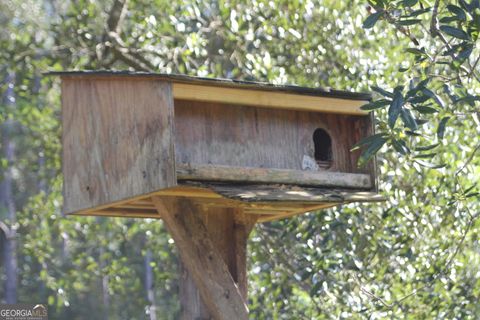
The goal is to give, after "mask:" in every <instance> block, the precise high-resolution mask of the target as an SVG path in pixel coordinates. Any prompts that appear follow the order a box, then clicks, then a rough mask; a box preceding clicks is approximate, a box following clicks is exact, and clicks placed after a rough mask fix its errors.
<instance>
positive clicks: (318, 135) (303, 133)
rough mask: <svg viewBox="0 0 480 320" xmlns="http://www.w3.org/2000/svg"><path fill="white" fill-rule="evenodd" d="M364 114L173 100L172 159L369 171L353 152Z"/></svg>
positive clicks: (363, 129)
mask: <svg viewBox="0 0 480 320" xmlns="http://www.w3.org/2000/svg"><path fill="white" fill-rule="evenodd" d="M371 127H372V126H371V121H370V118H369V117H368V116H366V117H365V116H353V115H336V114H332V113H324V112H313V111H303V110H283V109H272V108H264V107H256V106H243V105H233V104H222V103H212V102H210V103H204V102H199V101H188V100H176V101H175V157H176V161H177V162H179V163H185V164H210V165H223V166H234V167H252V168H275V169H291V170H304V171H317V172H320V171H329V172H345V173H369V170H370V168H368V167H363V168H360V167H358V165H357V162H358V156H359V152H351V151H350V149H351V148H352V146H353V145H354V144H355V143H356V142H358V141H359V140H360V139H361V137H365V136H368V135H370V133H371Z"/></svg>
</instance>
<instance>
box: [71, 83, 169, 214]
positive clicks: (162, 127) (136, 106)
mask: <svg viewBox="0 0 480 320" xmlns="http://www.w3.org/2000/svg"><path fill="white" fill-rule="evenodd" d="M62 80H63V81H62V105H63V110H62V121H63V175H64V211H65V212H66V213H75V212H77V211H79V210H84V209H89V208H94V207H98V206H103V205H107V204H109V203H114V202H116V201H120V200H125V199H129V198H132V197H136V196H139V195H142V194H148V193H151V192H154V191H157V190H159V189H163V188H167V187H170V186H174V185H176V176H175V159H174V147H173V97H172V90H171V84H170V83H168V82H162V81H157V80H151V79H125V78H112V77H109V78H105V79H102V78H95V79H91V78H88V77H85V78H82V77H77V78H68V77H66V78H63V79H62Z"/></svg>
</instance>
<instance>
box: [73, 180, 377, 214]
mask: <svg viewBox="0 0 480 320" xmlns="http://www.w3.org/2000/svg"><path fill="white" fill-rule="evenodd" d="M246 190H248V191H246ZM152 196H160V197H162V198H163V197H166V198H172V197H173V198H182V197H188V198H189V199H190V200H192V201H193V202H194V203H195V204H196V205H198V206H199V208H200V209H208V208H211V207H215V208H241V209H242V211H243V212H244V213H245V214H253V215H258V216H259V217H258V220H257V221H258V222H265V221H271V220H277V219H283V218H287V217H291V216H295V215H297V214H302V213H305V212H310V211H316V210H320V209H324V208H329V207H333V206H336V205H338V204H341V203H350V202H376V201H382V200H383V198H382V197H381V196H379V195H378V194H376V193H374V192H367V191H363V192H362V191H352V190H345V189H344V190H342V189H322V188H308V187H293V186H288V185H233V184H220V183H198V182H190V181H187V182H183V183H182V184H181V185H179V186H177V187H173V188H170V189H167V190H161V191H158V192H155V193H153V194H149V195H147V196H142V197H139V198H136V199H130V200H128V201H120V202H118V203H115V204H111V205H109V206H106V207H103V208H102V207H99V208H95V209H92V210H84V211H81V212H79V213H76V214H75V215H87V216H89V215H92V216H108V217H128V218H153V219H161V218H162V217H161V215H160V214H159V213H158V212H157V210H156V208H155V205H154V203H153V202H152V199H151V198H152Z"/></svg>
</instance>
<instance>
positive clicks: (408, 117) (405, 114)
mask: <svg viewBox="0 0 480 320" xmlns="http://www.w3.org/2000/svg"><path fill="white" fill-rule="evenodd" d="M400 117H401V118H402V121H403V123H404V124H405V126H406V127H407V128H409V129H410V130H412V131H415V130H417V129H418V125H417V122H416V121H415V118H414V117H413V115H412V112H411V111H410V110H409V109H407V108H402V111H401V112H400Z"/></svg>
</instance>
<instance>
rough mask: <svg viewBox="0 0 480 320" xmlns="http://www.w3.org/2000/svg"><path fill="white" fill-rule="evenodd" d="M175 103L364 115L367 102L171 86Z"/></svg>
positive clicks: (201, 86) (232, 89)
mask: <svg viewBox="0 0 480 320" xmlns="http://www.w3.org/2000/svg"><path fill="white" fill-rule="evenodd" d="M173 95H174V98H175V99H182V100H191V101H203V102H220V103H227V104H228V105H232V104H240V105H246V106H248V105H250V106H258V107H265V108H274V109H287V110H308V111H316V112H326V113H335V114H344V115H345V114H347V115H348V114H350V115H366V114H368V112H366V111H364V110H362V109H360V107H361V106H362V105H364V104H366V103H368V101H361V100H350V99H340V98H330V97H318V96H312V95H300V94H293V93H285V92H271V91H261V90H248V89H242V88H241V87H240V88H221V87H214V86H207V85H197V84H186V83H174V84H173Z"/></svg>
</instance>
